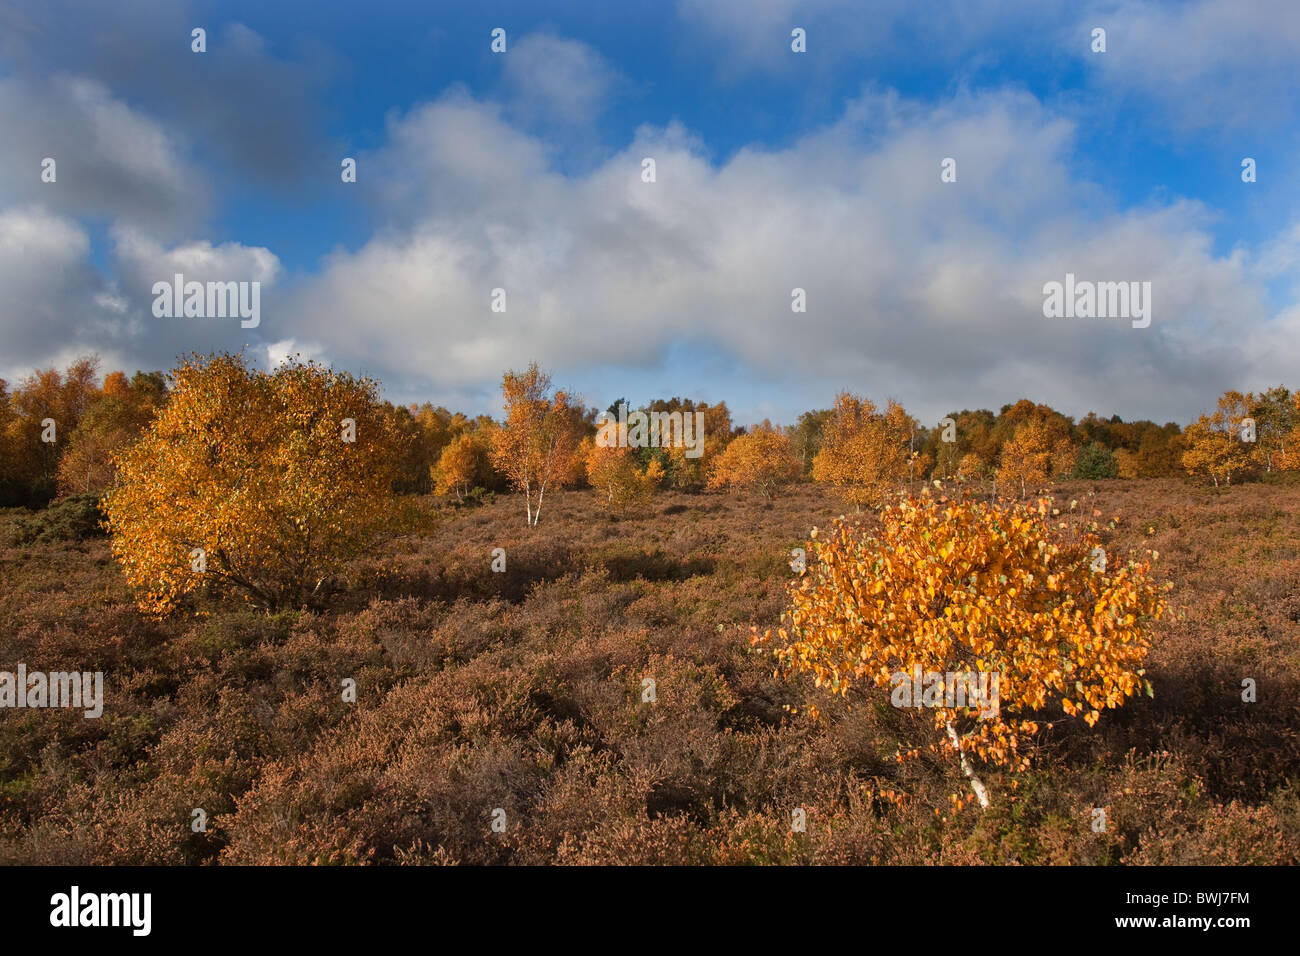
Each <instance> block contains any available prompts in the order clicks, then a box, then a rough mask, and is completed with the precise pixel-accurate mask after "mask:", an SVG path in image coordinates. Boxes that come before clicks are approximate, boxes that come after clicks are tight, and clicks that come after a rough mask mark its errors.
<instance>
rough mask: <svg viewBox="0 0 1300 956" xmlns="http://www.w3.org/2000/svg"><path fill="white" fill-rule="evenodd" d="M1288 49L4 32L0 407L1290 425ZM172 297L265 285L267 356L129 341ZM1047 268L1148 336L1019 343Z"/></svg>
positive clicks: (731, 19)
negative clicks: (25, 381)
mask: <svg viewBox="0 0 1300 956" xmlns="http://www.w3.org/2000/svg"><path fill="white" fill-rule="evenodd" d="M196 26H201V27H203V28H204V29H206V31H207V46H208V49H207V52H205V53H202V54H196V53H193V52H191V50H190V30H191V29H192V28H193V27H196ZM496 27H501V28H503V29H505V30H506V33H507V50H506V52H505V53H503V54H496V53H493V52H492V51H491V50H490V48H489V44H490V33H491V31H492V29H493V28H496ZM795 27H801V28H803V29H804V30H806V32H807V52H806V53H794V52H792V50H791V48H790V44H791V39H790V31H791V30H792V29H793V28H795ZM1095 27H1101V28H1104V29H1105V30H1106V43H1107V49H1106V51H1105V52H1104V53H1095V52H1093V51H1092V50H1091V49H1090V46H1091V43H1092V40H1091V31H1092V29H1093V28H1095ZM1298 51H1300V4H1295V3H1293V2H1289V0H1286V2H1283V0H1190V2H1179V3H1173V2H1169V3H1160V2H1140V3H1139V2H1126V0H1106V2H1100V0H1083V2H1065V0H1045V2H1042V0H1040V2H1030V0H1025V2H1017V0H971V2H967V3H961V4H943V3H921V2H916V0H911V2H904V0H888V2H878V3H862V2H858V3H854V2H847V0H816V2H795V0H749V2H740V0H715V2H706V0H677V2H675V3H674V2H664V3H655V4H649V3H645V4H641V3H630V4H594V3H554V2H531V3H496V4H493V3H475V4H445V3H419V4H417V3H373V4H367V5H365V6H364V7H361V6H353V5H351V4H342V3H335V2H328V0H325V2H314V3H305V2H301V3H300V2H280V3H275V4H266V3H245V2H239V0H234V2H230V0H227V2H222V3H219V4H217V3H212V4H203V3H198V4H183V3H155V2H138V0H127V2H124V3H122V4H115V5H114V6H113V7H112V8H111V9H108V8H105V7H103V5H98V4H89V3H81V4H69V3H61V2H58V0H54V2H43V3H35V2H32V3H28V2H24V0H16V2H12V3H10V4H8V5H7V6H5V7H4V8H3V9H0V128H4V129H6V130H7V131H9V135H7V136H6V137H5V139H4V141H3V142H2V143H0V171H3V173H4V178H3V183H0V289H5V290H7V292H8V294H7V295H5V296H3V297H2V301H0V343H2V344H3V348H0V376H3V377H6V378H11V379H12V378H16V377H19V376H21V374H23V373H24V372H25V371H26V370H29V369H30V368H32V367H34V366H36V365H42V366H43V365H47V364H51V363H55V362H63V361H66V360H67V359H69V358H71V357H72V356H74V355H76V354H81V353H84V352H86V351H96V352H98V353H99V354H101V355H102V356H103V358H104V363H105V366H106V367H118V366H126V367H129V368H130V369H131V370H133V369H134V368H137V367H141V368H156V367H164V368H165V367H169V366H170V365H171V364H172V359H174V357H175V356H176V355H179V354H181V353H183V352H188V351H191V350H197V351H200V352H203V351H210V350H213V349H239V348H247V349H248V350H249V351H250V352H251V353H252V354H254V355H255V356H257V357H259V359H260V360H263V361H266V362H272V361H274V360H276V358H277V357H278V356H281V355H283V354H286V353H289V352H301V353H303V354H306V355H311V356H315V357H319V358H321V359H323V360H326V361H331V362H334V363H336V364H338V365H340V366H342V367H346V368H349V369H351V370H354V371H363V372H366V373H368V374H372V375H375V376H377V377H379V378H380V379H381V380H382V381H383V383H384V385H385V389H386V393H387V394H388V395H389V397H391V398H393V399H394V400H399V401H407V400H424V399H426V398H427V399H431V400H434V401H436V402H442V403H445V404H448V405H449V406H451V407H457V408H463V409H465V410H467V411H475V412H477V411H495V410H496V408H495V406H496V404H497V402H498V399H497V386H498V385H499V381H500V372H501V370H502V369H504V368H505V367H507V366H511V367H519V366H522V365H524V364H526V363H527V362H528V361H530V360H533V359H536V360H539V361H541V362H542V363H543V364H544V365H546V366H547V367H549V368H550V369H551V370H552V372H553V375H554V378H555V380H556V381H557V383H562V384H564V385H566V386H569V387H571V388H573V389H575V390H577V391H579V392H581V393H582V394H583V396H584V397H585V398H586V400H587V401H588V403H589V404H592V405H597V406H600V407H604V406H605V405H607V404H608V403H609V402H610V401H612V400H613V399H614V398H617V397H619V396H621V395H626V396H627V397H628V398H630V399H632V400H634V401H644V400H648V399H650V398H653V397H657V396H666V395H673V394H680V395H692V396H696V397H699V398H704V399H706V400H712V401H716V400H719V399H725V400H726V401H727V402H728V404H729V405H730V406H731V407H732V409H733V412H734V414H735V417H736V419H737V420H738V421H740V422H752V421H756V420H758V419H760V418H763V417H769V416H770V417H772V418H773V419H774V420H777V421H782V422H790V421H793V419H794V417H795V416H796V415H797V414H798V413H799V412H800V411H802V410H805V409H807V408H812V407H826V406H828V405H829V404H830V402H831V401H832V399H833V397H834V394H835V391H836V390H838V389H841V388H849V389H852V390H854V391H857V392H859V393H862V394H866V395H868V396H870V397H872V398H875V399H876V400H878V401H881V400H883V399H885V398H887V397H895V398H898V399H899V400H901V401H903V403H904V404H905V405H906V406H907V407H908V408H909V410H911V411H913V412H914V413H916V414H918V415H920V416H922V417H923V418H925V419H927V420H928V419H932V418H937V417H938V416H940V415H942V414H944V413H946V412H947V411H949V410H953V409H957V408H964V407H981V406H985V407H992V408H995V409H996V408H997V407H999V406H1000V405H1002V404H1004V403H1007V402H1012V401H1015V400H1016V399H1018V398H1020V397H1023V396H1029V397H1031V398H1034V399H1036V400H1040V401H1047V402H1049V403H1052V404H1054V405H1056V406H1057V407H1059V408H1061V409H1062V410H1064V411H1066V412H1067V413H1068V414H1072V415H1076V416H1079V415H1082V414H1084V413H1086V412H1087V411H1089V410H1096V411H1098V412H1101V413H1105V414H1110V413H1112V412H1119V413H1120V414H1122V415H1124V416H1125V417H1141V416H1148V417H1152V418H1156V419H1158V420H1160V421H1164V420H1167V419H1173V420H1177V421H1180V422H1185V421H1187V420H1189V419H1191V418H1193V417H1195V416H1196V415H1197V414H1199V413H1200V412H1202V411H1204V410H1205V409H1206V408H1208V407H1209V406H1211V405H1212V404H1213V401H1214V398H1215V397H1216V395H1217V393H1218V392H1219V391H1222V390H1223V389H1225V388H1242V389H1260V388H1263V387H1266V386H1268V385H1271V384H1276V382H1277V381H1286V382H1287V383H1288V384H1291V385H1293V386H1300V376H1296V375H1294V374H1292V371H1291V370H1292V369H1294V368H1295V367H1296V361H1295V360H1296V359H1297V357H1300V355H1298V354H1297V353H1300V348H1298V347H1297V345H1296V341H1297V339H1296V335H1295V332H1296V331H1297V328H1296V326H1297V325H1300V307H1298V305H1297V302H1298V300H1297V283H1296V281H1295V276H1296V266H1297V264H1298V263H1300V203H1298V202H1297V192H1296V189H1295V169H1296V164H1295V161H1294V157H1295V156H1296V155H1297V154H1298V150H1297V147H1300V134H1298V130H1300V127H1298V126H1297V119H1298V118H1300V117H1298V112H1297V106H1298V105H1300V93H1298V92H1297V91H1300V82H1297V81H1300V69H1297V67H1298V66H1300V52H1298ZM49 156H53V157H56V158H57V159H58V162H59V167H58V168H59V177H58V181H57V182H56V183H42V182H41V181H40V179H39V169H40V162H41V159H42V158H44V157H49ZM344 156H351V157H355V158H356V159H357V160H358V169H359V175H358V182H357V183H355V184H344V183H341V182H340V178H339V162H340V160H341V159H342V157H344ZM646 156H651V157H654V158H655V159H656V162H657V163H658V175H657V180H656V182H654V183H643V182H641V181H640V176H639V172H640V165H641V160H642V159H643V158H644V157H646ZM948 156H951V157H954V158H956V160H957V169H958V176H957V181H956V182H955V183H941V182H940V178H939V164H940V161H941V160H942V159H943V158H944V157H948ZM1247 156H1249V157H1252V158H1253V159H1254V160H1255V161H1256V163H1257V165H1258V181H1257V182H1254V183H1249V184H1247V183H1243V182H1242V181H1241V168H1240V164H1241V161H1242V158H1243V157H1247ZM182 268H183V269H184V270H185V271H186V275H187V277H193V278H195V279H198V280H200V281H203V280H208V279H211V280H221V281H226V280H240V279H248V280H258V281H261V282H262V283H263V288H264V298H263V321H262V323H261V325H260V326H259V327H258V328H257V329H256V330H243V329H241V328H240V327H239V323H238V322H237V321H234V322H230V321H224V320H215V319H213V320H204V319H189V320H177V319H165V320H164V319H157V318H154V316H153V315H152V314H151V310H150V305H151V295H150V293H149V290H150V287H151V285H152V282H153V281H156V280H157V279H159V278H170V276H171V275H172V274H173V273H174V272H175V271H180V270H181V269H182ZM1067 271H1070V272H1074V273H1075V274H1077V275H1078V276H1080V277H1085V278H1091V279H1095V280H1097V281H1151V282H1152V284H1153V288H1154V290H1155V291H1154V296H1153V298H1154V306H1153V321H1152V324H1151V327H1150V328H1146V329H1134V328H1131V327H1130V326H1129V323H1127V322H1125V321H1122V320H1114V319H1093V320H1074V321H1069V322H1067V321H1066V320H1059V319H1058V320H1051V319H1047V318H1045V317H1044V316H1043V314H1042V309H1041V304H1042V292H1041V288H1042V285H1043V284H1044V283H1045V282H1048V281H1052V280H1059V279H1061V278H1062V277H1063V275H1064V274H1065V273H1066V272H1067ZM495 287H504V288H505V289H506V290H507V295H508V297H509V306H508V309H507V313H506V314H505V315H500V314H496V313H492V312H491V311H490V310H489V309H488V308H487V303H488V301H489V295H490V291H491V289H493V288H495ZM794 287H800V288H804V289H805V290H806V292H807V298H808V312H807V313H804V314H796V313H792V312H791V311H790V290H791V289H792V288H794ZM1288 375H1290V378H1289V379H1288V377H1287V376H1288Z"/></svg>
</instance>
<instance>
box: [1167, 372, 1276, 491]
mask: <svg viewBox="0 0 1300 956" xmlns="http://www.w3.org/2000/svg"><path fill="white" fill-rule="evenodd" d="M1249 417H1250V403H1249V401H1248V400H1247V398H1246V396H1245V395H1242V394H1241V392H1236V391H1227V392H1224V393H1223V395H1221V396H1220V397H1219V401H1218V405H1217V407H1216V408H1215V410H1214V412H1213V413H1212V414H1210V415H1202V416H1201V417H1200V418H1198V419H1197V420H1196V421H1195V422H1193V423H1192V424H1190V425H1188V426H1187V431H1186V432H1185V433H1184V438H1185V440H1186V442H1187V448H1186V451H1184V452H1183V467H1184V468H1185V469H1186V470H1187V472H1188V473H1189V474H1192V475H1202V476H1206V477H1209V478H1210V479H1211V480H1212V481H1213V482H1214V487H1216V488H1217V487H1219V482H1223V483H1224V484H1225V485H1230V484H1232V480H1233V479H1234V478H1240V477H1241V476H1242V475H1244V474H1246V473H1247V472H1248V471H1250V470H1251V469H1252V468H1253V466H1254V464H1255V460H1256V456H1257V455H1258V451H1257V444H1256V443H1251V442H1247V441H1243V440H1242V437H1243V428H1242V425H1243V419H1245V418H1249Z"/></svg>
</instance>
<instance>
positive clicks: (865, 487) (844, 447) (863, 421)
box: [812, 392, 914, 508]
mask: <svg viewBox="0 0 1300 956" xmlns="http://www.w3.org/2000/svg"><path fill="white" fill-rule="evenodd" d="M913 425H914V423H913V422H912V420H911V419H910V418H909V416H908V415H907V413H906V412H905V411H904V410H903V406H901V405H899V404H898V403H897V402H894V401H891V402H890V403H889V406H888V408H886V410H885V412H884V413H883V414H881V413H879V412H877V410H876V406H875V405H874V404H872V402H871V401H870V400H868V399H862V398H859V397H857V396H856V395H852V394H850V393H848V392H841V393H840V394H839V395H837V396H836V397H835V407H834V409H833V410H832V412H831V418H830V421H828V422H827V423H826V428H825V431H824V433H823V437H822V447H821V450H820V451H819V452H818V453H817V456H816V457H815V458H814V459H813V470H812V475H813V480H814V481H825V482H830V483H831V484H833V485H836V486H837V487H838V488H839V491H840V493H841V494H842V495H843V496H844V498H845V499H846V500H848V501H850V502H852V503H853V504H854V505H855V506H857V507H859V508H861V507H862V506H863V505H875V504H877V503H879V502H880V501H882V500H884V499H885V498H886V497H887V496H888V495H889V494H890V493H891V492H893V491H895V490H896V489H897V488H899V487H900V486H901V485H902V484H903V482H904V481H906V480H907V476H908V466H909V462H910V458H911V456H910V451H909V448H908V443H909V440H910V438H911V435H912V432H913Z"/></svg>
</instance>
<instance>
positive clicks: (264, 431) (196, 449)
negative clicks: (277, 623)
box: [104, 355, 404, 614]
mask: <svg viewBox="0 0 1300 956" xmlns="http://www.w3.org/2000/svg"><path fill="white" fill-rule="evenodd" d="M172 379H173V382H174V387H173V391H172V394H171V397H170V399H169V401H168V402H167V404H166V406H165V407H164V408H163V409H162V410H161V411H160V412H159V414H158V416H157V417H156V418H155V419H154V421H153V423H152V424H151V425H150V427H149V428H148V430H146V431H145V433H144V434H143V435H142V436H141V438H140V440H139V441H137V442H136V443H134V444H133V445H131V446H130V447H129V448H127V449H126V450H125V451H124V452H122V453H121V454H120V455H119V456H118V457H117V458H116V466H117V469H118V475H117V484H116V485H115V486H114V487H113V488H112V489H111V490H110V491H109V492H108V493H107V494H106V495H105V498H104V509H105V512H106V513H107V515H108V521H107V527H108V530H109V533H110V534H111V536H112V549H113V553H114V555H115V556H116V557H117V560H118V561H119V562H120V563H121V565H122V567H123V569H124V570H125V573H126V578H127V581H128V582H129V583H130V584H131V585H132V587H134V588H135V589H136V591H137V593H138V594H139V602H140V605H141V607H142V608H143V609H145V610H146V611H149V612H152V613H157V614H163V613H166V612H167V611H169V610H171V609H172V608H174V607H175V606H176V604H177V603H178V602H179V601H180V600H181V599H182V598H183V597H184V596H185V595H187V594H190V593H192V592H196V591H198V590H199V589H202V588H205V587H206V588H207V589H209V590H211V591H215V592H217V593H227V592H235V593H241V594H242V595H243V596H244V597H245V598H246V599H247V600H249V601H250V602H252V603H253V604H255V605H256V606H259V607H264V608H274V607H281V606H287V605H300V604H302V603H303V602H305V601H307V600H308V599H309V598H310V596H311V595H312V594H314V593H315V592H316V591H317V590H318V589H319V587H320V585H321V584H322V583H323V582H324V580H325V579H326V578H327V577H328V576H329V575H330V574H331V573H332V572H334V571H337V570H338V569H339V567H340V565H341V563H342V562H343V561H344V560H346V559H347V558H349V557H351V556H353V555H355V554H356V553H358V552H359V551H360V550H361V549H362V548H363V547H365V546H366V545H367V544H368V543H369V542H370V541H371V540H372V538H373V536H374V534H375V533H376V532H377V531H378V530H379V529H380V528H381V527H382V526H383V524H384V523H385V520H386V518H387V517H388V515H389V506H390V504H391V495H392V483H393V478H394V475H395V468H394V465H393V462H394V461H395V460H399V459H400V457H401V455H402V453H403V451H404V449H403V448H402V444H401V438H400V436H399V434H398V433H397V432H396V431H395V430H394V428H393V425H392V419H391V417H390V416H389V415H387V414H386V413H385V410H384V408H383V406H382V404H381V403H380V402H379V401H378V398H377V384H376V383H375V382H374V381H372V380H370V379H355V378H353V377H352V376H351V375H348V374H347V373H344V372H335V371H332V370H330V369H327V368H323V367H321V366H319V365H316V364H315V363H312V362H308V363H305V364H304V363H301V362H298V361H296V360H295V361H290V362H286V363H284V364H282V365H281V366H279V367H278V368H277V369H276V370H275V371H273V372H271V373H270V374H264V373H261V372H259V371H257V370H255V369H253V368H250V367H249V366H248V365H247V364H246V362H245V359H244V358H243V356H240V355H217V356H211V357H208V358H201V357H199V356H193V357H191V358H190V359H188V360H186V361H185V362H183V363H182V364H181V365H180V366H179V367H178V368H177V369H176V370H175V371H174V372H173V373H172Z"/></svg>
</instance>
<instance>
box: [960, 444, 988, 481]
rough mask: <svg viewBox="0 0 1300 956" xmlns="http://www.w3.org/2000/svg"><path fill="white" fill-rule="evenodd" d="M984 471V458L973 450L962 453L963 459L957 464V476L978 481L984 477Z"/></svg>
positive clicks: (963, 479) (961, 478)
mask: <svg viewBox="0 0 1300 956" xmlns="http://www.w3.org/2000/svg"><path fill="white" fill-rule="evenodd" d="M984 472H985V464H984V459H983V458H981V457H980V456H979V455H977V454H975V452H973V451H969V452H967V453H966V454H964V455H962V458H961V461H960V462H958V464H957V477H958V478H959V479H960V480H962V481H978V480H979V479H980V478H982V477H984Z"/></svg>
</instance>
